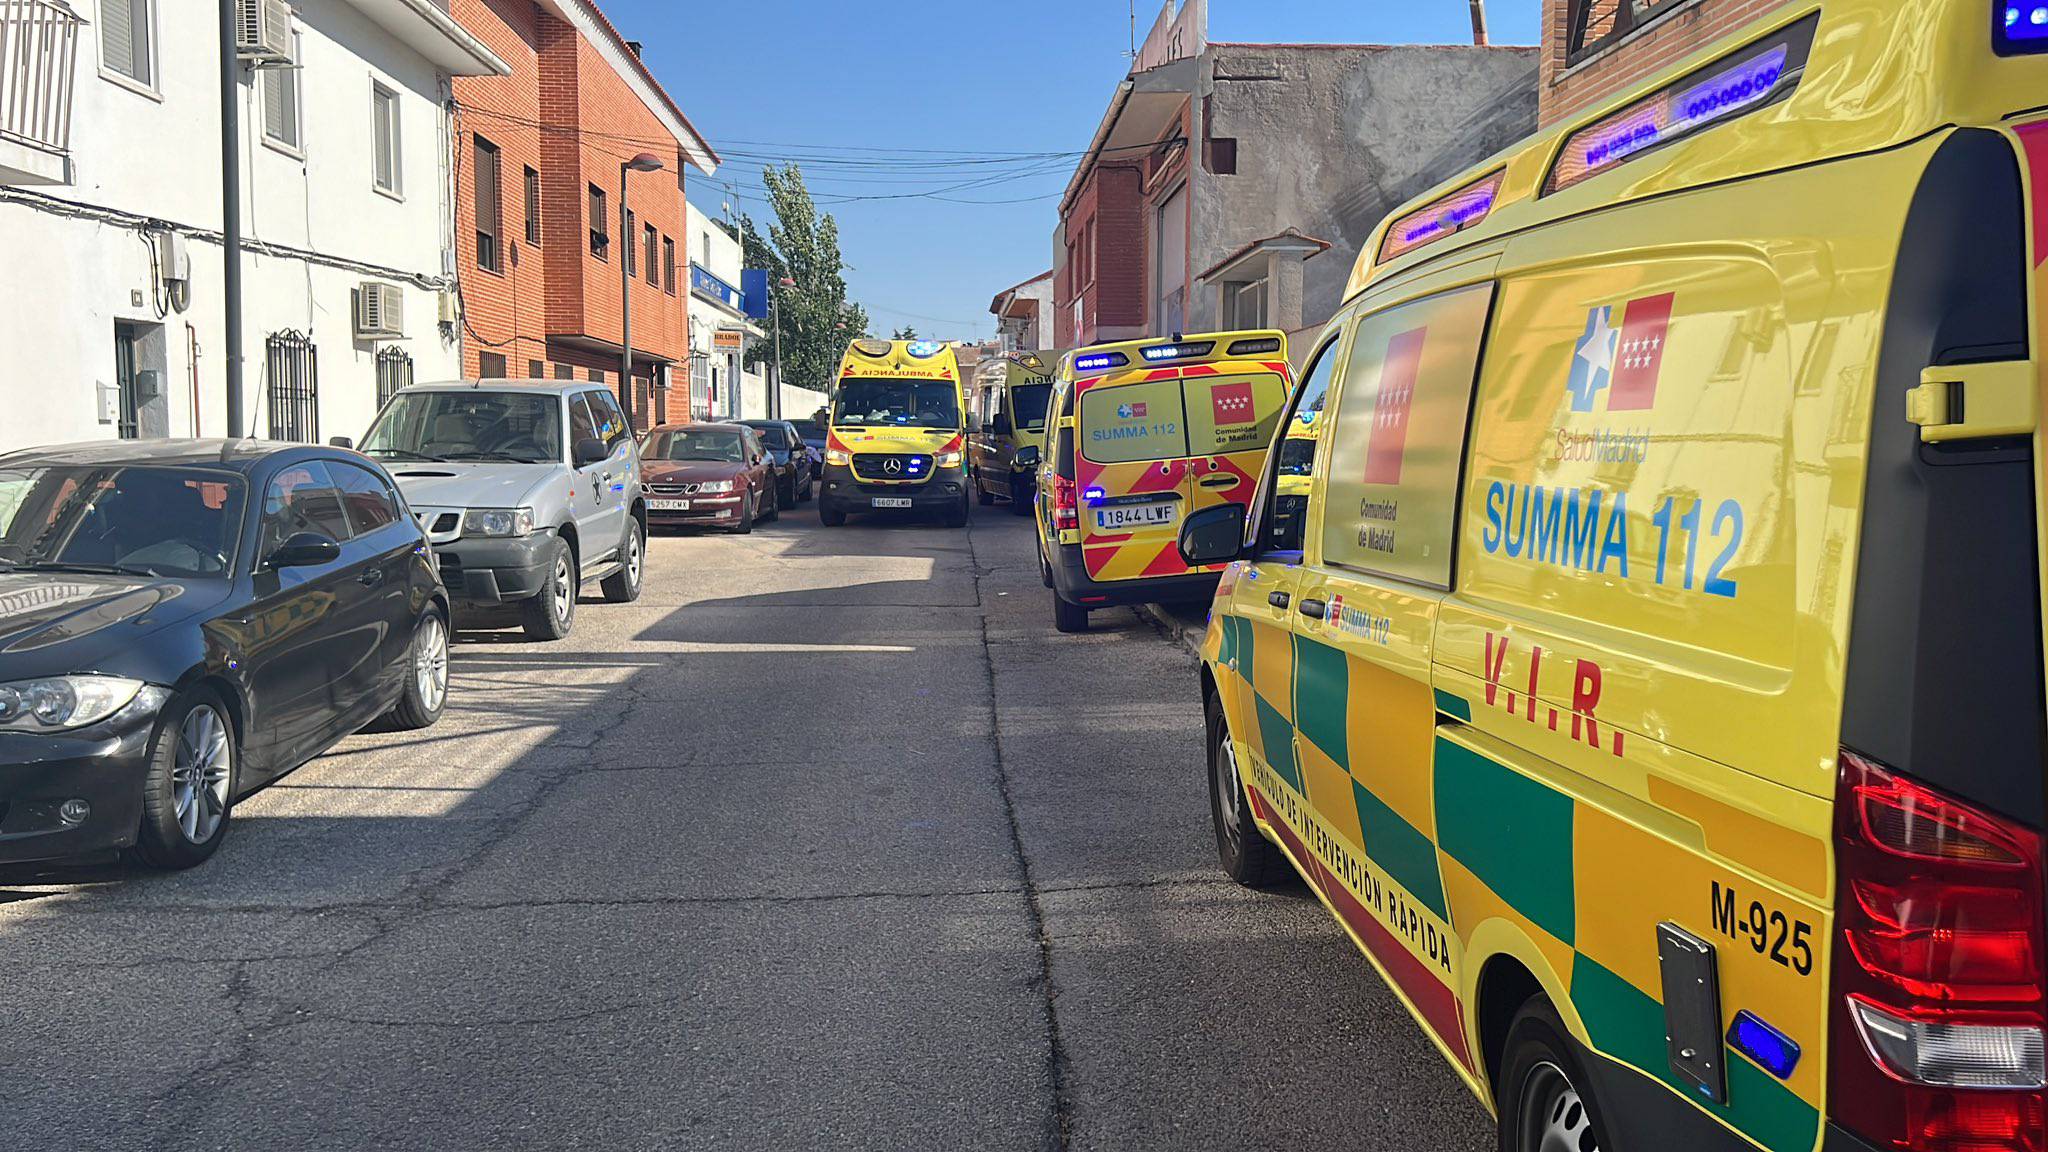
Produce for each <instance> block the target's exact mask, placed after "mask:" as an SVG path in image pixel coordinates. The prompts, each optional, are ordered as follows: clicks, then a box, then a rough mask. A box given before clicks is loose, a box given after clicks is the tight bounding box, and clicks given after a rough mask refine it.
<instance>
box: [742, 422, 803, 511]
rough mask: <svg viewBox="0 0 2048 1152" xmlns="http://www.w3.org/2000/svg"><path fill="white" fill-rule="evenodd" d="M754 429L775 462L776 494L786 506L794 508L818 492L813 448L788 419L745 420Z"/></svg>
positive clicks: (777, 498)
mask: <svg viewBox="0 0 2048 1152" xmlns="http://www.w3.org/2000/svg"><path fill="white" fill-rule="evenodd" d="M740 423H742V424H745V425H746V426H747V427H749V428H752V429H753V430H754V434H755V435H756V436H759V437H760V438H761V445H762V447H764V448H766V449H768V457H769V459H771V460H773V461H774V462H775V497H776V500H777V501H779V502H780V503H781V506H782V507H784V508H794V507H796V506H797V505H799V504H802V503H804V502H805V501H808V500H810V499H811V498H812V497H814V496H816V495H817V494H818V470H817V469H816V468H814V467H813V466H812V464H811V452H810V449H809V448H807V447H805V446H804V441H803V437H802V436H800V435H798V434H797V430H796V425H794V424H791V423H790V422H789V421H787V420H742V421H740Z"/></svg>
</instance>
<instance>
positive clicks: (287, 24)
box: [235, 0, 292, 65]
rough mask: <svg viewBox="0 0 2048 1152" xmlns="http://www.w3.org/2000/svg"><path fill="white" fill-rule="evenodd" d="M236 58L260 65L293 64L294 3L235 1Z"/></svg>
mask: <svg viewBox="0 0 2048 1152" xmlns="http://www.w3.org/2000/svg"><path fill="white" fill-rule="evenodd" d="M235 56H236V57H237V58H238V59H242V60H248V61H252V62H254V63H256V64H259V65H261V64H289V63H291V61H292V6H291V4H290V3H288V2H287V0H235Z"/></svg>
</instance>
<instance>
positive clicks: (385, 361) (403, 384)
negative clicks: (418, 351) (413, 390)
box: [377, 344, 412, 411]
mask: <svg viewBox="0 0 2048 1152" xmlns="http://www.w3.org/2000/svg"><path fill="white" fill-rule="evenodd" d="M410 387H412V356H411V355H409V354H408V353H407V352H406V350H405V349H403V348H400V347H398V346H397V345H395V344H394V345H391V346H389V347H387V348H385V349H384V350H383V351H381V352H379V353H377V409H378V411H383V409H384V406H385V405H386V404H389V403H391V398H392V397H393V396H396V395H398V393H399V392H400V391H401V390H403V389H406V388H410Z"/></svg>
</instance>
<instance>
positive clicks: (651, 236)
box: [641, 224, 661, 288]
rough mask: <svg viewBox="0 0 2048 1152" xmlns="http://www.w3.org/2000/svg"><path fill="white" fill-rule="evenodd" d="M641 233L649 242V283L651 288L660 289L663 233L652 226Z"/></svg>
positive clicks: (647, 226) (643, 229)
mask: <svg viewBox="0 0 2048 1152" xmlns="http://www.w3.org/2000/svg"><path fill="white" fill-rule="evenodd" d="M641 232H642V234H643V235H644V236H645V237H646V240H647V283H648V285H649V286H651V287H655V288H659V287H661V264H660V256H661V233H659V232H657V231H655V230H654V225H652V224H649V225H646V226H645V227H644V228H642V229H641Z"/></svg>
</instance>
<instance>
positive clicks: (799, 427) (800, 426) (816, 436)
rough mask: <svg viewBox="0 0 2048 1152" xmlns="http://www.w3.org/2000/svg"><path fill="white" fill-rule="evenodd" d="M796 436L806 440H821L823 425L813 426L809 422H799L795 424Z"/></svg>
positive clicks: (822, 437) (823, 431) (823, 436)
mask: <svg viewBox="0 0 2048 1152" xmlns="http://www.w3.org/2000/svg"><path fill="white" fill-rule="evenodd" d="M796 434H797V435H799V436H801V437H803V438H804V439H806V440H823V439H824V438H825V426H824V425H823V424H813V423H811V422H810V421H809V420H799V421H797V422H796Z"/></svg>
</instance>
